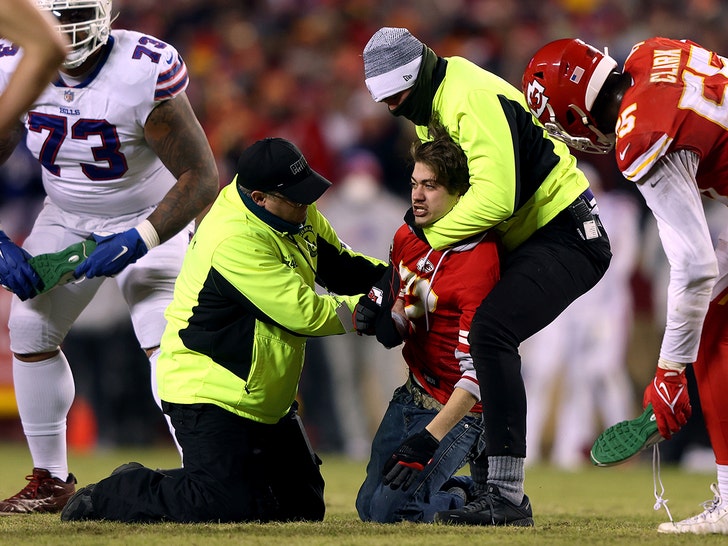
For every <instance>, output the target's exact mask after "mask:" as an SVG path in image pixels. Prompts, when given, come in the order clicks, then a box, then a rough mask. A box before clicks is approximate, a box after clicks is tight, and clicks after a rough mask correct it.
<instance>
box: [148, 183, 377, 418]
mask: <svg viewBox="0 0 728 546" xmlns="http://www.w3.org/2000/svg"><path fill="white" fill-rule="evenodd" d="M384 269H385V264H383V262H381V261H380V260H376V259H374V258H370V257H367V256H363V255H362V254H358V253H355V252H353V251H351V250H349V249H348V248H347V247H346V246H345V245H343V244H342V243H341V242H340V241H339V239H338V237H337V236H336V233H335V232H334V230H333V228H332V227H331V225H330V224H329V223H328V221H327V220H326V219H325V218H324V217H323V216H322V215H321V213H319V212H318V210H317V209H316V207H315V205H310V206H309V207H308V212H307V219H306V222H305V223H304V224H303V225H302V226H293V225H291V224H288V223H287V222H284V221H282V220H280V219H279V218H277V217H275V216H273V215H272V214H270V213H268V212H267V211H266V210H265V209H263V208H262V207H260V206H258V205H256V204H255V203H253V201H252V200H251V199H250V198H249V197H245V196H242V195H241V194H240V193H239V192H238V189H237V187H236V184H235V183H234V182H233V183H232V184H229V185H228V186H226V187H225V188H223V189H222V191H221V192H220V195H219V196H218V198H217V200H216V201H215V203H214V204H213V206H212V208H211V209H210V212H209V213H208V214H207V215H206V216H205V218H204V220H203V221H202V223H201V224H200V226H199V229H198V230H197V233H196V234H195V236H194V237H193V239H192V241H191V242H190V247H189V249H188V251H187V254H186V256H185V259H184V263H183V265H182V270H181V272H180V275H179V277H178V279H177V282H176V284H175V290H174V300H173V302H172V303H171V304H170V305H169V307H168V308H167V310H166V313H165V317H166V319H167V327H166V330H165V332H164V335H163V337H162V342H161V354H160V357H159V361H158V365H157V381H158V385H159V395H160V397H161V398H162V400H164V401H167V402H173V403H180V404H196V403H210V404H215V405H217V406H220V407H222V408H224V409H226V410H228V411H230V412H232V413H235V414H237V415H240V416H242V417H245V418H248V419H251V420H254V421H258V422H262V423H268V424H271V423H275V422H277V421H278V420H279V419H280V418H281V417H283V416H284V415H285V414H286V412H287V411H288V410H289V408H290V406H291V404H292V403H293V401H294V399H295V396H296V393H297V389H298V382H299V379H300V376H301V371H302V368H303V362H304V350H305V346H306V339H307V337H316V336H327V335H334V334H344V333H345V332H348V331H352V330H353V321H352V312H353V310H354V307H355V305H356V303H357V301H358V299H359V297H360V295H361V293H364V292H367V291H368V290H369V288H370V287H371V285H372V284H373V283H374V282H376V280H378V279H379V277H380V276H381V275H382V273H383V272H384ZM315 282H318V284H320V285H322V286H324V287H325V288H327V289H328V290H329V291H330V292H334V293H337V294H347V295H344V296H338V295H330V294H327V295H321V294H318V293H317V292H316V290H315V288H314V283H315ZM348 335H352V334H348ZM344 357H345V355H344Z"/></svg>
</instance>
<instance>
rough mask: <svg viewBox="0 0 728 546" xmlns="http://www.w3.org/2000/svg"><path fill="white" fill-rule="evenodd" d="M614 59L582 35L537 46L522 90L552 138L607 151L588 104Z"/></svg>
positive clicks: (609, 143)
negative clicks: (587, 42)
mask: <svg viewBox="0 0 728 546" xmlns="http://www.w3.org/2000/svg"><path fill="white" fill-rule="evenodd" d="M616 67H617V61H615V60H614V59H612V58H611V57H610V56H609V55H608V54H607V52H606V50H605V52H604V53H602V52H601V51H599V50H597V49H595V48H594V47H592V46H590V45H588V44H585V43H584V42H582V41H581V40H576V39H563V40H556V41H554V42H551V43H549V44H546V45H545V46H543V47H542V48H541V49H539V50H538V51H537V52H536V54H535V55H534V56H533V58H532V59H531V61H530V62H529V63H528V66H527V67H526V71H525V72H524V73H523V82H522V87H523V93H524V94H525V96H526V102H527V103H528V107H529V108H530V109H531V112H532V113H533V115H534V116H536V117H537V118H538V119H539V121H540V122H541V123H543V125H544V127H545V128H546V131H548V133H549V134H550V135H551V136H553V137H554V138H556V139H558V140H561V141H562V142H565V143H566V144H568V145H569V146H570V147H572V148H574V149H576V150H580V151H583V152H590V153H601V154H603V153H607V152H608V151H609V150H611V149H612V147H613V146H614V135H612V136H606V135H605V134H603V133H602V132H601V131H600V130H599V129H597V123H596V121H595V119H594V117H593V116H592V113H591V108H592V106H594V101H595V100H596V98H597V95H598V94H599V90H600V89H601V88H602V86H603V85H604V82H605V81H606V80H607V76H609V74H610V73H611V72H612V71H613V70H614V69H615V68H616Z"/></svg>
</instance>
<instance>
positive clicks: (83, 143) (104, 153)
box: [0, 30, 189, 217]
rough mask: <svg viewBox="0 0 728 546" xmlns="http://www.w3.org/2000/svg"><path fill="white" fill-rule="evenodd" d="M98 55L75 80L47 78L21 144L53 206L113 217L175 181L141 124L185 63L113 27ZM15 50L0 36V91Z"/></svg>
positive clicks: (179, 86) (145, 204) (169, 50)
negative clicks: (33, 161) (86, 72)
mask: <svg viewBox="0 0 728 546" xmlns="http://www.w3.org/2000/svg"><path fill="white" fill-rule="evenodd" d="M102 52H103V55H104V57H103V58H102V60H101V61H100V62H99V64H98V65H97V67H96V68H95V69H94V70H93V72H91V73H90V74H89V75H88V76H87V77H86V78H85V79H84V80H83V81H82V82H80V83H79V82H75V83H76V85H74V84H73V83H68V82H66V81H64V80H63V78H64V77H66V76H65V75H64V74H60V78H59V79H58V80H56V81H55V82H54V83H52V84H50V85H49V86H48V87H47V88H46V90H45V91H44V92H43V93H42V94H41V96H40V97H39V98H38V99H37V101H36V102H35V103H34V104H33V106H32V107H31V108H30V109H29V111H28V113H27V114H26V116H25V117H24V122H25V126H26V128H27V130H28V133H27V138H26V143H27V146H28V149H29V150H30V151H31V152H32V153H33V155H34V156H35V157H36V158H37V159H38V161H39V162H40V163H41V165H42V166H43V169H42V171H43V186H44V188H45V191H46V193H47V195H48V196H49V197H50V199H51V200H52V201H53V202H54V203H55V204H56V205H58V206H59V207H60V208H61V209H63V210H66V211H69V212H72V213H74V214H77V215H82V216H93V217H119V216H125V215H131V214H134V213H137V212H139V211H141V210H144V209H147V208H149V207H150V206H154V205H156V204H157V203H158V202H159V201H161V200H162V198H163V197H164V196H165V195H166V193H167V191H169V189H170V188H171V187H172V186H173V185H174V183H175V182H176V179H175V177H174V176H173V175H172V173H170V172H169V171H168V170H167V169H166V168H165V167H164V165H163V164H162V162H161V161H160V160H159V158H158V157H157V156H156V154H155V153H154V152H153V151H152V149H151V148H150V147H149V146H148V145H147V143H146V141H145V139H144V124H145V122H146V120H147V117H148V116H149V114H150V112H151V111H152V109H153V108H154V107H155V106H156V105H157V104H159V102H160V101H164V100H167V99H171V98H173V97H175V96H176V95H178V94H180V93H182V92H184V90H185V89H186V88H187V84H188V81H189V79H188V75H187V68H186V66H185V64H184V62H183V61H182V59H181V57H180V56H179V54H178V52H177V50H176V49H174V48H173V47H172V46H171V45H169V44H167V43H165V42H162V41H160V40H158V39H156V38H154V37H152V36H147V35H144V34H141V33H138V32H132V31H127V30H114V31H112V33H111V36H110V37H109V42H108V43H107V44H106V46H105V47H104V48H103V49H102ZM21 55H22V50H21V51H19V50H18V48H17V47H15V46H12V44H9V43H8V42H7V41H0V89H4V88H5V86H6V85H7V82H8V79H9V78H10V75H11V74H12V72H13V71H14V70H15V68H16V66H17V63H18V61H19V58H20V56H21Z"/></svg>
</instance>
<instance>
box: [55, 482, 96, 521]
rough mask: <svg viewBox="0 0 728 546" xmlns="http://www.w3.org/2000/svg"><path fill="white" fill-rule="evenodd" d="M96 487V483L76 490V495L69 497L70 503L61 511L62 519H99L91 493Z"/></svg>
mask: <svg viewBox="0 0 728 546" xmlns="http://www.w3.org/2000/svg"><path fill="white" fill-rule="evenodd" d="M94 487H96V484H95V483H91V484H89V485H87V486H86V487H82V488H81V489H79V490H78V491H76V494H75V495H73V496H72V497H71V498H70V499H68V503H67V504H66V506H64V507H63V510H62V511H61V521H83V520H86V519H99V518H98V516H97V515H96V512H95V511H94V506H93V503H92V502H91V493H93V491H94Z"/></svg>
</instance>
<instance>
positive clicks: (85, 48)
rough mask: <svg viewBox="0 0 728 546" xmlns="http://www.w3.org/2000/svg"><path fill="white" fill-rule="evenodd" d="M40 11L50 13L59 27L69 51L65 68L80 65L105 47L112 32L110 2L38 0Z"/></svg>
mask: <svg viewBox="0 0 728 546" xmlns="http://www.w3.org/2000/svg"><path fill="white" fill-rule="evenodd" d="M36 3H37V5H38V8H39V9H41V10H43V11H49V12H50V13H51V15H53V16H54V17H55V18H56V20H58V22H59V24H58V25H56V30H57V31H58V32H60V33H61V34H63V35H65V36H66V38H67V39H68V41H69V43H70V49H69V52H68V54H67V55H66V60H65V61H64V62H63V66H64V68H68V69H73V68H77V67H79V66H81V65H82V64H83V63H84V62H85V61H86V59H88V58H89V57H90V56H91V55H92V54H93V53H94V52H96V51H97V50H98V49H99V48H100V47H102V46H103V45H104V44H105V43H106V42H107V41H108V39H109V34H110V33H111V0H37V2H36Z"/></svg>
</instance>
